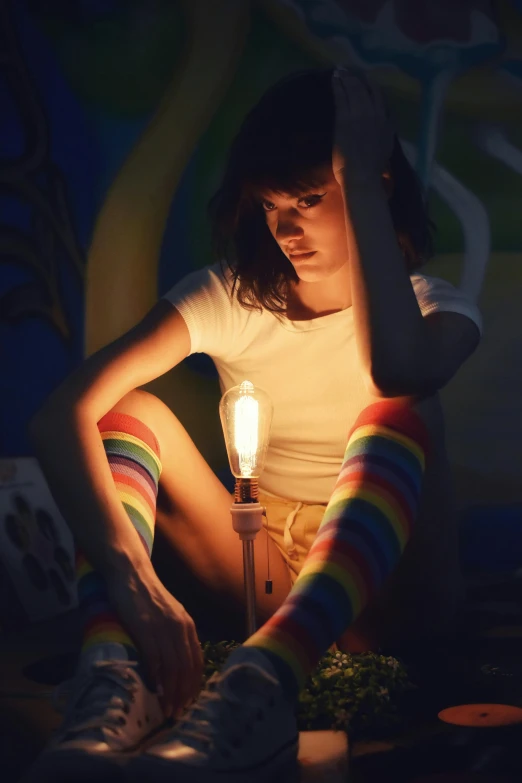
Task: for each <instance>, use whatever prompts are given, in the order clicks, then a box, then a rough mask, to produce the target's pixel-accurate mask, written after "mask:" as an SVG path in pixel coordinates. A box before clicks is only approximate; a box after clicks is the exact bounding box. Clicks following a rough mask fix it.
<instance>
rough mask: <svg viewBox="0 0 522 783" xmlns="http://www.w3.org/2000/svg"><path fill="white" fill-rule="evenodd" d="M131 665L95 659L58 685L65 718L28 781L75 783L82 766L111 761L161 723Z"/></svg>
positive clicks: (152, 696) (153, 701)
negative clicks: (69, 782)
mask: <svg viewBox="0 0 522 783" xmlns="http://www.w3.org/2000/svg"><path fill="white" fill-rule="evenodd" d="M136 666H137V664H136V663H135V662H133V661H113V660H111V661H100V660H94V661H92V662H90V663H89V665H88V666H82V667H81V669H80V670H79V672H78V674H77V675H76V676H75V677H74V678H73V679H72V680H71V681H70V683H69V682H67V683H63V684H62V686H60V688H59V689H58V690H59V692H60V691H61V692H63V691H64V690H67V696H66V704H65V710H64V719H63V722H62V724H61V726H59V728H58V729H57V730H56V731H55V732H54V734H53V736H52V738H51V741H50V742H49V745H48V746H47V748H46V749H45V750H44V752H43V753H42V755H41V756H40V757H39V758H38V759H37V761H36V763H35V765H34V767H32V768H31V778H32V777H33V776H34V779H35V780H39V781H40V780H44V779H49V780H58V779H60V780H61V779H69V780H77V779H78V780H79V779H80V774H81V772H82V768H83V766H84V764H85V763H87V764H88V765H89V766H91V765H92V764H93V763H94V764H95V763H96V761H95V759H98V760H101V759H105V760H107V761H109V760H110V761H111V763H113V762H114V761H116V760H117V757H118V756H124V755H125V753H130V752H131V751H134V750H137V749H138V748H139V747H140V746H141V745H142V744H143V743H144V741H145V740H146V739H147V738H148V737H149V736H150V735H152V734H154V733H155V732H156V731H157V730H158V729H159V727H160V726H161V725H162V724H163V723H164V722H165V717H164V714H163V710H162V708H161V706H160V703H159V700H158V697H157V695H156V694H155V693H153V692H151V691H150V690H149V689H148V688H147V686H146V685H145V683H144V682H143V680H142V678H141V676H140V675H139V673H138V671H136ZM58 695H59V693H58ZM83 771H84V772H85V771H86V770H85V769H83ZM76 772H78V774H76ZM64 775H65V777H63V776H64ZM48 776H49V777H48ZM67 776H69V777H67ZM82 779H83V778H82Z"/></svg>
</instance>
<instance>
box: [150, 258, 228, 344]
mask: <svg viewBox="0 0 522 783" xmlns="http://www.w3.org/2000/svg"><path fill="white" fill-rule="evenodd" d="M161 298H162V299H166V300H167V301H169V302H170V303H171V304H172V305H174V306H175V307H176V309H177V310H178V311H179V312H180V314H181V316H182V318H183V320H184V321H185V323H186V324H187V328H188V330H189V334H190V353H191V354H192V353H207V354H209V356H218V355H219V354H220V349H222V347H223V346H224V345H226V343H227V335H228V334H229V332H230V329H231V321H232V302H231V286H230V283H229V281H228V280H227V279H226V278H225V276H224V275H223V273H222V271H221V269H220V267H219V264H214V265H213V266H210V267H204V268H203V269H198V270H197V271H195V272H191V273H190V274H188V275H187V276H186V277H184V278H183V279H182V280H180V281H179V282H178V283H176V285H174V286H173V287H172V288H171V289H170V290H169V291H167V292H166V293H165V294H163V296H162V297H161Z"/></svg>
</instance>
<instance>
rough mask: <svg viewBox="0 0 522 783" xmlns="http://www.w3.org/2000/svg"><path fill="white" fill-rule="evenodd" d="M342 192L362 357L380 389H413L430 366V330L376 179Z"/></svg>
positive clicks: (348, 186)
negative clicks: (420, 307) (421, 310)
mask: <svg viewBox="0 0 522 783" xmlns="http://www.w3.org/2000/svg"><path fill="white" fill-rule="evenodd" d="M343 197H344V201H345V209H346V214H347V219H346V226H347V234H348V249H349V257H350V283H351V298H352V307H353V314H354V325H355V335H356V341H357V348H358V351H359V356H360V360H361V363H362V366H363V368H364V371H365V373H366V375H367V378H368V379H369V380H370V382H371V383H372V384H373V387H374V388H375V390H376V391H379V392H380V393H384V394H387V393H390V394H391V395H393V394H394V393H395V392H396V393H399V394H415V393H417V392H418V391H420V390H422V387H423V385H424V382H425V378H426V377H427V374H428V371H429V367H428V360H429V354H430V351H429V345H428V341H429V338H428V333H427V330H426V329H425V324H424V319H423V317H422V314H421V312H420V309H419V305H418V303H417V299H416V296H415V293H414V291H413V287H412V285H411V281H410V278H409V273H408V270H407V268H406V263H405V260H404V257H403V255H402V252H401V250H400V248H399V246H398V243H397V238H396V235H395V229H394V226H393V222H392V219H391V215H390V211H389V207H388V202H387V198H386V194H385V192H384V189H383V187H382V185H381V183H380V181H375V182H374V181H368V182H366V183H357V185H353V186H352V185H351V183H350V182H349V179H347V180H346V181H345V182H344V186H343Z"/></svg>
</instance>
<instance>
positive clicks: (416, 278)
mask: <svg viewBox="0 0 522 783" xmlns="http://www.w3.org/2000/svg"><path fill="white" fill-rule="evenodd" d="M410 280H411V283H412V286H413V290H414V292H415V296H416V297H417V302H418V304H419V307H420V310H421V312H422V314H423V315H429V314H430V313H435V312H443V311H448V312H454V313H461V314H462V315H466V316H468V317H469V318H471V319H472V320H473V321H474V322H475V323H476V324H477V326H478V328H479V330H480V331H481V332H482V316H481V314H480V311H479V308H478V307H477V304H476V302H475V301H474V299H473V298H472V297H471V296H469V295H468V294H467V293H466V292H465V291H463V290H462V289H461V288H459V287H458V286H456V285H454V284H453V283H450V282H449V281H448V280H445V279H444V278H442V277H434V276H432V275H426V274H424V273H422V272H415V273H414V274H412V275H410Z"/></svg>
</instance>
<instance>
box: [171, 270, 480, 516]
mask: <svg viewBox="0 0 522 783" xmlns="http://www.w3.org/2000/svg"><path fill="white" fill-rule="evenodd" d="M410 279H411V282H412V285H413V289H414V291H415V295H416V297H417V301H418V303H419V307H420V310H421V312H422V314H423V315H428V313H434V312H437V311H441V310H451V311H453V312H457V313H462V314H463V315H466V316H468V317H469V318H471V319H472V320H473V321H474V322H475V323H476V324H477V326H478V328H479V330H480V331H481V332H482V321H481V316H480V312H479V310H478V308H477V307H476V306H475V305H474V304H473V303H472V302H471V301H469V300H468V299H467V298H466V297H465V296H464V295H463V294H462V293H461V292H460V291H459V290H458V289H457V288H455V287H454V286H453V285H451V284H450V283H448V282H447V281H445V280H440V279H438V278H435V277H428V276H426V275H420V274H414V275H412V276H411V278H410ZM163 298H164V299H167V300H168V301H169V302H171V303H172V304H173V305H175V307H176V308H177V309H178V310H179V312H180V313H181V315H182V317H183V319H184V320H185V322H186V324H187V327H188V330H189V333H190V339H191V351H190V352H191V353H206V354H208V355H209V356H210V357H211V358H212V360H213V361H214V364H215V366H216V369H217V372H218V375H219V381H220V386H221V390H222V393H224V392H225V391H227V390H228V389H229V388H231V387H232V386H236V385H237V384H239V383H241V382H242V381H244V380H248V381H251V382H252V383H253V384H254V386H259V387H260V388H261V389H264V390H265V391H266V392H267V393H268V394H269V395H270V397H271V399H272V402H273V405H274V416H273V420H272V430H271V435H270V443H269V447H268V453H267V457H266V463H265V468H264V470H263V472H262V474H261V477H260V480H259V487H260V489H262V490H263V491H265V492H268V493H270V494H273V495H278V496H280V497H285V498H288V499H290V500H297V501H302V502H305V503H327V502H328V500H329V498H330V495H331V493H332V491H333V488H334V485H335V482H336V479H337V477H338V475H339V471H340V468H341V464H342V460H343V456H344V451H345V448H346V443H347V437H348V432H349V431H350V429H351V427H352V426H353V423H354V422H355V420H356V418H357V416H358V415H359V413H360V412H361V411H362V410H363V409H364V408H365V407H366V406H367V405H368V404H370V402H371V401H372V400H375V398H372V397H371V396H370V394H369V393H368V391H367V390H366V388H365V385H364V382H363V378H362V375H361V372H360V369H359V361H358V356H357V349H356V345H355V333H354V324H353V310H352V308H351V307H349V308H348V309H346V310H341V311H339V312H337V313H331V314H330V315H324V316H321V317H319V318H314V319H312V320H309V321H290V320H289V319H287V318H283V319H282V320H280V319H279V318H278V317H276V316H275V315H274V313H271V312H269V311H268V310H263V311H262V312H257V311H255V310H247V309H245V308H244V307H242V306H241V305H240V304H239V303H238V301H237V298H236V296H235V295H234V296H233V297H232V296H231V279H230V274H229V273H228V272H227V273H226V274H225V275H223V273H222V272H221V269H220V266H219V264H215V265H214V266H211V267H204V268H203V269H200V270H197V271H196V272H192V273H191V274H189V275H187V276H186V277H185V278H184V279H183V280H181V281H180V282H179V283H177V284H176V285H175V286H174V287H173V288H171V289H170V291H168V292H167V293H166V294H165V295H164V297H163Z"/></svg>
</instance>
